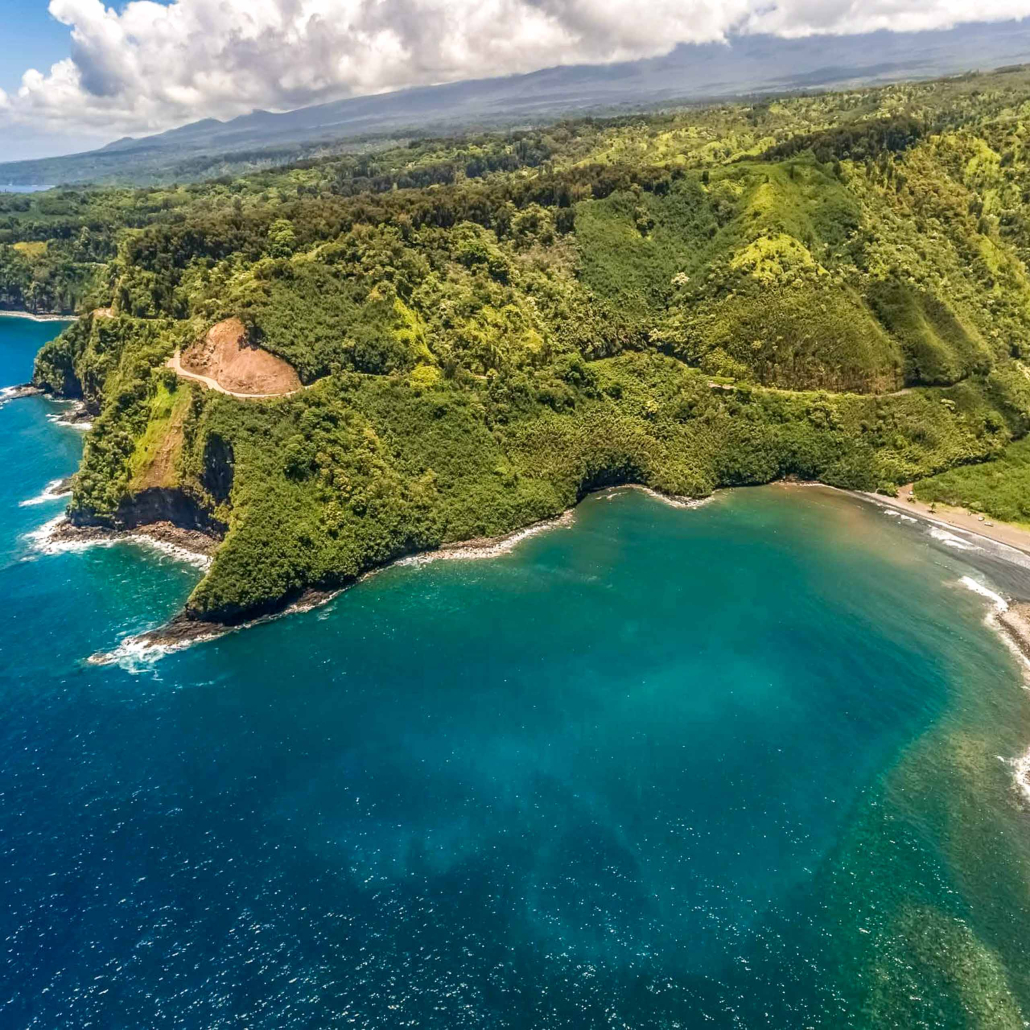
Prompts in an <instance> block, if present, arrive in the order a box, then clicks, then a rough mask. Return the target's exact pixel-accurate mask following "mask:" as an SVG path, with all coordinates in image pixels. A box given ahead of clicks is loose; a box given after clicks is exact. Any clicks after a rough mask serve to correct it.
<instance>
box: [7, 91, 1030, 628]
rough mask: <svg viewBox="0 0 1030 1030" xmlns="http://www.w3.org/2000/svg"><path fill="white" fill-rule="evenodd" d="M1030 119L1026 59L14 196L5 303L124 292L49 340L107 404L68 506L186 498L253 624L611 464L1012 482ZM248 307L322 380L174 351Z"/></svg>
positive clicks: (66, 379) (493, 523)
mask: <svg viewBox="0 0 1030 1030" xmlns="http://www.w3.org/2000/svg"><path fill="white" fill-rule="evenodd" d="M1028 130H1030V74H1028V73H1027V72H1024V71H1020V72H1015V73H1009V74H1004V75H997V76H994V77H968V78H963V79H962V80H950V81H947V82H942V83H934V84H925V85H916V86H899V87H890V88H887V89H882V90H860V91H854V92H851V93H845V94H835V95H827V96H820V97H801V98H796V99H792V100H789V101H775V102H768V103H764V104H756V105H750V106H749V105H736V106H734V105H723V106H719V107H713V108H709V109H705V110H694V111H689V112H674V113H671V114H668V115H661V116H654V117H652V118H632V119H618V120H613V121H609V122H598V121H590V120H584V121H579V122H569V123H562V124H560V125H556V126H553V127H550V128H549V129H545V130H536V131H532V132H524V133H518V134H510V135H494V136H478V137H474V138H473V137H470V138H465V139H451V140H435V141H420V142H419V143H418V144H416V145H413V146H394V147H384V148H383V149H382V150H380V151H378V152H376V153H366V154H363V155H360V156H348V157H333V158H328V159H326V160H324V161H311V162H304V163H302V164H301V165H299V166H296V167H293V168H288V169H279V170H274V171H266V172H261V173H256V174H254V175H252V176H249V177H247V178H242V179H238V180H234V181H218V182H212V183H207V184H200V185H193V186H188V187H174V188H167V189H150V190H123V189H99V190H93V191H65V192H57V193H53V194H41V195H34V196H27V197H25V196H22V197H16V198H13V199H12V198H5V197H0V302H2V301H4V299H5V298H6V300H7V302H8V303H14V302H15V298H16V296H20V297H21V298H22V301H23V302H25V303H28V302H27V300H26V299H25V298H26V297H27V296H28V294H27V293H26V292H25V291H26V290H27V289H29V287H27V286H25V285H24V278H23V279H22V280H17V275H22V276H24V274H26V273H25V269H26V267H28V264H29V263H31V262H36V263H39V262H55V263H56V264H55V265H54V267H59V268H64V269H65V271H66V274H67V277H68V281H74V282H81V284H82V286H81V290H80V291H79V292H78V293H76V294H75V297H76V300H75V303H76V304H77V305H78V306H79V307H80V308H81V309H83V310H85V311H87V312H88V311H89V310H90V309H91V308H93V307H97V308H103V309H110V311H111V313H112V316H113V317H107V312H106V311H105V312H104V313H103V314H98V315H96V316H90V315H89V314H87V315H86V317H84V318H82V319H80V321H79V322H77V323H76V324H75V325H74V326H72V327H71V328H70V329H68V330H67V331H66V332H65V333H64V334H62V336H61V337H60V338H59V339H58V340H57V341H55V342H54V343H52V344H50V345H48V346H47V347H45V348H44V349H43V351H42V352H41V353H40V355H39V358H38V360H37V368H36V381H37V382H38V383H40V384H41V385H44V386H46V387H47V388H48V389H51V390H54V391H56V392H59V393H64V394H66V395H76V396H77V395H81V396H82V397H83V398H84V400H85V401H86V403H87V405H88V406H89V407H90V409H91V410H92V411H94V412H95V413H96V414H97V418H96V423H95V426H94V429H93V430H92V432H91V433H90V435H89V437H88V439H87V445H86V451H85V455H84V458H83V465H82V469H81V472H80V474H79V476H78V479H77V484H76V489H75V494H74V498H73V502H72V514H73V516H74V517H75V518H77V519H79V520H83V521H94V522H101V523H117V522H120V521H126V520H130V519H132V518H133V517H134V516H133V513H134V511H136V512H137V513H138V511H139V509H140V504H139V500H140V498H141V497H142V496H143V494H144V493H145V492H147V491H152V490H154V489H160V490H166V491H167V490H174V491H175V492H176V494H177V496H178V497H180V498H181V500H182V501H183V503H185V504H187V505H188V506H190V509H191V510H192V511H194V512H195V513H196V514H197V517H198V519H200V520H206V521H207V522H208V523H209V524H211V525H216V526H224V527H226V534H225V540H224V543H223V544H222V545H221V547H220V549H219V551H218V553H217V556H216V559H215V562H214V565H213V567H212V569H211V571H210V573H209V574H208V575H207V576H206V577H205V578H204V580H203V581H202V582H201V583H200V584H199V585H198V587H197V589H196V591H195V592H194V594H193V596H192V598H191V599H190V602H189V611H190V612H191V613H192V614H193V615H196V616H198V617H203V618H210V619H220V620H228V621H232V620H237V619H240V618H244V617H246V616H248V615H251V614H254V613H256V612H259V611H264V610H269V609H274V608H276V607H277V606H280V605H281V604H282V603H283V601H284V600H285V599H287V598H289V597H291V596H294V595H296V594H297V593H298V592H299V591H301V590H302V589H303V588H304V587H306V586H311V585H316V586H334V585H340V584H343V583H346V582H348V581H349V580H350V579H352V578H353V577H355V576H357V575H359V574H360V573H361V572H363V571H365V570H367V569H369V568H371V567H373V566H375V565H377V564H381V563H383V562H385V561H388V560H390V559H392V558H395V557H397V556H399V555H402V554H404V553H408V552H411V551H414V550H419V549H425V548H433V547H437V546H440V545H441V544H443V543H446V542H449V541H456V540H461V539H467V538H470V537H474V536H481V535H494V534H499V533H504V532H508V531H511V530H514V529H517V528H519V527H521V526H524V525H526V524H527V523H530V522H532V521H535V520H537V519H540V518H544V517H547V516H550V515H555V514H557V513H559V512H561V511H562V510H564V509H565V508H567V507H568V506H569V505H571V504H574V503H575V502H576V500H577V499H578V498H579V497H581V496H582V495H583V494H584V493H585V492H586V491H588V490H591V489H594V488H596V487H599V486H602V485H605V484H615V483H623V482H639V483H644V484H646V485H648V486H651V487H653V488H655V489H657V490H661V491H664V492H667V493H672V494H684V495H689V496H695V497H699V496H704V495H705V494H707V493H709V492H711V491H712V490H714V489H715V488H717V487H719V486H724V485H732V484H747V483H762V482H767V481H770V480H773V479H776V478H778V477H782V476H785V475H796V476H801V477H805V478H813V479H821V480H823V481H824V482H827V483H832V484H835V485H839V486H842V487H849V488H857V489H867V490H873V489H885V490H892V489H894V488H895V487H896V486H897V485H898V484H900V483H903V482H909V481H912V480H914V479H923V478H924V477H927V476H934V475H935V474H937V473H944V475H941V476H939V477H938V478H936V479H931V480H928V481H927V482H926V483H924V484H921V485H920V491H922V490H924V489H931V486H930V485H928V484H933V483H939V482H940V483H943V482H946V481H948V477H949V476H951V477H963V476H967V477H968V476H970V475H972V474H973V468H974V466H973V463H982V462H986V461H989V460H990V459H993V458H997V457H998V456H999V455H1006V456H1009V458H1007V459H1005V461H1004V462H1003V463H993V464H988V465H977V466H975V467H976V468H982V469H985V470H986V469H995V468H1005V469H1007V468H1009V467H1010V466H1011V467H1012V469H1013V470H1016V469H1017V463H1014V462H1013V461H1012V460H1010V459H1011V456H1012V455H1014V454H1017V453H1022V452H1021V451H1019V450H1018V448H1021V447H1022V444H1015V445H1013V443H1012V442H1013V441H1014V440H1019V439H1020V438H1021V437H1023V436H1024V435H1025V434H1026V432H1027V430H1028V429H1030V378H1028V372H1027V369H1026V368H1025V366H1024V364H1023V361H1024V359H1025V358H1030V353H1028V343H1027V341H1028V340H1030V275H1028V272H1027V266H1026V261H1027V260H1028V259H1030V253H1028V252H1027V247H1028V245H1027V242H1026V241H1027V239H1028V238H1030V237H1028V235H1027V233H1026V232H1025V229H1026V226H1027V221H1026V218H1027V217H1028V215H1030V208H1028V206H1027V205H1028V203H1030V201H1026V202H1025V201H1024V199H1023V198H1024V197H1027V198H1030V153H1028V152H1027V151H1026V150H1025V146H1024V139H1025V138H1026V136H1027V132H1028ZM1024 180H1026V181H1024ZM87 230H88V233H89V236H88V239H89V241H90V244H89V247H88V248H87V249H82V248H80V249H79V250H72V249H69V247H70V246H71V245H70V244H68V243H67V241H69V240H75V241H80V240H82V239H85V238H87V237H85V236H84V234H85V233H86V232H87ZM62 241H65V242H62ZM75 246H78V242H76V244H75ZM86 254H88V255H89V257H88V260H87V259H86V257H85V256H84V255H86ZM5 255H6V257H5ZM5 260H6V261H7V262H8V264H10V265H11V266H12V267H14V266H17V268H18V269H21V271H20V272H16V273H10V274H11V275H12V276H14V279H10V277H9V279H8V280H6V281H7V282H8V283H9V284H8V285H7V286H6V287H5V286H4V282H5V280H4V279H3V278H2V275H3V274H4V273H3V271H2V270H3V269H4V268H5V267H7V266H6V265H4V263H3V262H4V261H5ZM62 261H63V262H65V264H60V262H62ZM19 263H20V264H19ZM39 267H42V266H39ZM32 274H35V273H32ZM76 276H78V277H79V278H76ZM15 280H17V281H15ZM30 280H31V276H30ZM31 281H35V280H31ZM11 282H13V283H14V285H10V283H11ZM18 282H22V283H23V285H21V286H18ZM4 290H6V291H7V292H6V293H5V292H4ZM17 290H21V293H20V294H17ZM233 316H236V317H239V318H241V319H242V320H243V322H244V324H245V325H246V327H247V329H248V336H249V339H250V341H251V342H252V343H255V344H259V345H261V346H263V347H264V348H266V349H267V350H269V351H271V352H272V353H275V354H277V355H279V356H281V357H282V358H284V359H285V360H286V361H288V362H290V363H291V364H292V365H293V366H294V367H295V368H296V369H297V371H298V374H299V375H300V377H301V379H302V381H303V382H305V383H306V384H308V385H309V388H308V389H307V390H304V391H302V392H300V393H298V394H296V395H293V396H289V397H284V398H280V399H278V400H271V401H261V402H254V401H243V400H237V399H234V398H231V397H228V396H225V395H222V394H218V393H215V392H209V391H206V390H203V389H201V388H199V387H196V386H193V385H188V384H186V383H182V382H177V381H176V379H175V377H174V375H173V374H172V373H171V372H169V371H168V370H167V369H165V368H164V367H163V364H164V361H165V359H166V358H167V357H168V356H169V355H170V354H171V353H172V351H173V350H174V349H175V348H176V347H179V346H183V345H186V344H188V343H189V342H191V341H193V340H195V339H198V338H199V337H200V336H201V335H202V334H203V333H204V332H205V331H206V329H207V328H208V327H209V326H211V325H212V324H213V323H215V322H216V321H218V320H220V319H223V318H227V317H233ZM959 466H961V468H958V469H956V467H959ZM1019 467H1021V466H1019ZM949 469H952V470H955V471H952V472H947V471H946V470H949ZM1005 475H1008V473H1007V472H1006V473H1005ZM1016 489H1018V488H1014V490H1013V497H1015V490H1016ZM995 493H998V494H999V495H1000V492H999V491H995Z"/></svg>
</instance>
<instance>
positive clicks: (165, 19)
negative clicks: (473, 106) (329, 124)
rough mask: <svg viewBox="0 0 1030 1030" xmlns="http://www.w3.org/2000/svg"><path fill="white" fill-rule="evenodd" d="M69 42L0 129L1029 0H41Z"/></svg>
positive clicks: (352, 90)
mask: <svg viewBox="0 0 1030 1030" xmlns="http://www.w3.org/2000/svg"><path fill="white" fill-rule="evenodd" d="M49 10H50V14H51V15H52V16H53V17H54V18H56V19H57V20H58V21H59V22H61V23H62V24H64V25H67V26H68V27H69V30H70V43H71V50H70V54H69V56H68V57H67V58H65V59H64V60H61V61H58V62H57V63H56V64H55V65H53V66H52V67H51V68H50V69H49V71H46V72H43V71H39V70H36V69H30V70H28V71H26V72H25V74H24V76H23V78H22V84H21V86H20V88H18V89H17V90H15V91H13V92H12V93H9V94H6V93H4V92H3V91H2V90H0V126H2V125H3V124H4V123H5V122H6V123H7V124H8V125H9V126H13V125H19V124H20V125H33V126H35V127H36V128H45V129H46V130H47V131H50V132H54V133H69V134H76V135H80V136H81V135H82V134H83V133H87V134H88V133H95V134H97V135H102V136H105V137H108V138H110V137H113V136H117V135H123V134H127V133H128V134H138V133H145V132H153V131H159V130H162V129H166V128H169V127H171V126H173V125H177V124H181V123H183V122H188V121H195V120H197V119H199V118H205V117H216V118H227V117H232V116H235V115H238V114H244V113H247V112H249V111H250V110H252V109H254V108H265V109H269V110H288V109H290V108H295V107H301V106H304V105H306V104H311V103H317V102H319V101H322V100H331V99H338V98H342V97H347V96H356V95H361V94H368V93H379V92H384V91H388V90H394V89H400V88H402V87H405V86H419V85H429V84H433V83H441V82H452V81H455V80H459V79H468V78H478V77H484V76H493V75H506V74H511V73H518V72H527V71H533V70H535V69H538V68H546V67H551V66H554V65H563V64H564V65H567V64H580V63H605V62H610V61H619V60H630V59H635V58H641V57H655V56H658V55H661V54H665V53H668V52H669V51H670V50H671V49H672V48H673V47H674V46H675V45H676V44H677V43H681V42H683V43H710V42H714V41H722V40H725V39H726V38H727V37H728V36H729V35H730V34H731V33H772V34H776V35H780V36H791V37H797V36H807V35H812V34H818V33H823V34H847V33H859V32H869V31H872V30H875V29H893V30H896V31H918V30H924V29H940V28H950V27H952V26H954V25H956V24H959V23H961V22H965V21H997V20H1004V19H1010V18H1021V17H1024V16H1026V15H1028V14H1030V0H978V2H976V3H974V2H972V0H779V2H770V0H648V2H647V3H645V4H642V3H641V2H640V0H172V2H170V3H166V4H162V3H156V2H153V0H133V2H131V3H129V4H128V5H126V6H125V7H124V9H122V10H121V11H118V10H116V9H114V8H108V7H105V6H104V4H103V3H102V2H101V0H51V2H50V7H49Z"/></svg>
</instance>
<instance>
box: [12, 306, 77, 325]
mask: <svg viewBox="0 0 1030 1030" xmlns="http://www.w3.org/2000/svg"><path fill="white" fill-rule="evenodd" d="M0 318H27V319H29V321H31V322H77V321H78V320H79V316H78V315H37V314H34V313H33V312H31V311H8V310H6V309H2V310H0Z"/></svg>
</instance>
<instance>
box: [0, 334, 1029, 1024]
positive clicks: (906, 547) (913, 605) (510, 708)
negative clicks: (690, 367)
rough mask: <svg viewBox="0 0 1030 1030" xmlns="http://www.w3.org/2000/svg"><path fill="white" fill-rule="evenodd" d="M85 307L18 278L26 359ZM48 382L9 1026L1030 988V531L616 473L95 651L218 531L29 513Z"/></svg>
mask: <svg viewBox="0 0 1030 1030" xmlns="http://www.w3.org/2000/svg"><path fill="white" fill-rule="evenodd" d="M59 328H60V326H59V325H56V324H54V323H35V322H31V321H28V320H21V319H10V318H4V319H0V385H8V384H11V385H13V384H15V383H20V382H24V381H25V380H26V379H27V378H28V377H29V375H30V372H31V363H32V356H33V353H34V351H35V349H36V348H37V347H38V346H39V345H40V344H41V343H42V342H43V341H45V340H46V339H48V338H49V337H50V336H52V335H53V334H54V333H56V332H57V331H58V330H59ZM62 410H64V409H63V406H62V405H59V404H56V403H53V402H51V401H48V400H45V399H43V398H36V397H34V398H24V399H19V400H12V401H9V402H7V403H5V404H3V406H2V407H0V455H2V462H0V468H2V469H3V476H2V477H0V596H2V598H3V600H4V615H3V618H2V619H0V690H2V692H3V697H2V707H3V712H4V718H3V720H2V722H0V849H2V859H3V860H2V863H0V941H2V947H3V963H4V965H3V968H4V976H3V985H4V987H3V990H2V991H0V1026H2V1027H5V1028H6V1027H12V1028H14V1027H18V1028H30V1027H31V1028H48V1030H49V1028H53V1027H91V1026H95V1027H133V1028H136V1027H148V1028H150V1027H153V1028H158V1027H176V1028H180V1027H181V1028H198V1030H199V1028H205V1030H210V1028H230V1027H232V1028H238V1027H250V1028H269V1030H271V1028H277V1030H278V1028H292V1027H297V1028H301V1027H303V1028H316V1027H317V1028H323V1027H329V1026H334V1027H335V1026H340V1027H344V1026H347V1027H351V1026H353V1027H366V1028H373V1027H374V1028H393V1027H427V1028H441V1030H442V1028H447V1030H455V1028H462V1027H469V1028H473V1027H475V1028H501V1027H504V1028H517V1030H523V1028H536V1027H540V1028H554V1030H558V1028H570V1030H571V1028H576V1030H582V1028H594V1027H598V1028H600V1027H612V1028H615V1027H617V1028H624V1027H632V1028H634V1030H640V1028H651V1027H656V1028H657V1027H661V1028H674V1027H679V1028H688V1030H692V1028H694V1027H697V1028H702V1027H705V1028H707V1027H714V1028H748V1030H752V1028H782V1030H801V1028H806V1027H813V1028H822V1027H832V1028H842V1027H854V1028H866V1027H876V1028H888V1027H898V1028H906V1030H908V1028H917V1027H927V1028H948V1030H953V1028H957V1030H961V1028H967V1027H968V1028H977V1030H999V1028H1009V1027H1011V1028H1017V1027H1025V1026H1026V1025H1027V1024H1026V1020H1027V1019H1028V1018H1030V959H1028V958H1027V943H1026V942H1027V941H1028V940H1030V804H1028V798H1027V797H1026V796H1025V795H1024V794H1023V793H1022V792H1021V790H1020V788H1019V785H1018V782H1017V775H1016V772H1017V770H1016V764H1017V762H1018V760H1019V759H1020V758H1021V756H1024V755H1025V754H1026V753H1027V751H1028V748H1030V693H1028V692H1027V690H1026V688H1025V686H1024V679H1023V668H1022V666H1021V664H1020V662H1019V660H1018V659H1017V657H1016V656H1015V655H1014V654H1013V653H1012V652H1011V651H1010V650H1009V649H1008V648H1007V647H1006V646H1005V644H1004V642H1003V641H1002V639H1001V637H1000V636H999V634H998V633H997V632H996V630H995V629H994V628H993V627H992V626H991V625H990V621H991V613H992V611H993V610H994V605H995V601H994V599H993V598H992V596H991V595H992V592H997V591H999V590H1000V591H1003V592H1005V593H1007V594H1013V595H1015V596H1030V571H1028V570H1027V569H1025V568H1022V567H1020V566H1018V565H1010V564H1006V563H1003V562H1001V561H999V559H998V558H997V556H996V555H994V554H988V553H986V552H985V553H982V554H981V553H979V552H978V551H977V550H976V549H973V550H969V549H964V548H960V547H958V546H956V545H955V544H954V540H951V541H949V540H947V539H937V538H935V537H934V536H933V535H931V533H930V532H928V530H927V527H926V526H925V525H923V524H921V523H916V522H908V521H904V520H903V519H901V518H900V517H899V516H897V515H894V516H890V517H888V516H887V515H885V513H884V512H882V511H881V510H880V509H878V508H877V507H876V506H875V505H872V504H868V503H865V502H863V501H860V500H857V499H855V498H852V497H849V496H847V495H843V494H838V493H833V492H830V491H826V490H821V489H814V488H804V487H794V488H789V487H782V486H781V487H768V488H758V489H747V490H734V491H727V492H724V493H720V494H718V495H717V496H716V497H715V498H713V499H712V500H711V501H709V502H707V503H705V504H703V505H701V506H699V507H694V508H683V507H676V506H673V505H670V504H668V503H665V502H663V501H661V500H659V499H656V498H654V497H652V496H648V495H646V494H644V493H642V492H640V491H631V490H622V491H616V492H612V493H608V494H600V495H595V496H593V497H591V498H589V499H587V500H586V501H585V502H584V503H583V504H582V505H580V507H579V508H578V509H577V510H576V513H575V517H574V518H573V519H572V520H571V521H570V522H569V523H568V524H567V525H564V526H561V527H559V528H555V529H553V530H550V531H547V532H544V533H541V534H538V535H536V536H533V537H531V538H529V539H525V540H523V541H521V542H520V543H518V544H517V545H516V546H515V547H514V548H513V549H512V550H511V551H510V553H507V554H502V555H499V556H497V557H494V558H490V559H486V560H480V561H437V562H430V563H417V562H416V563H409V564H405V565H400V566H395V567H393V568H390V569H388V570H385V571H383V572H382V573H380V574H378V575H376V576H374V577H371V578H369V579H367V580H366V581H364V582H363V583H361V584H360V585H358V586H356V587H354V588H353V589H351V590H349V591H347V592H345V593H343V594H342V595H340V596H339V597H338V598H336V599H335V600H334V601H332V602H331V603H330V604H328V605H326V606H324V607H323V608H320V609H317V610H315V611H312V612H309V613H306V614H302V615H292V616H289V617H286V618H282V619H279V620H276V621H273V622H269V623H266V624H264V625H260V626H257V627H255V628H252V629H247V630H244V631H240V632H236V633H232V634H229V635H227V636H224V637H222V638H220V639H218V640H216V641H213V642H208V643H204V644H200V645H197V646H194V647H192V648H189V649H187V650H184V651H180V652H177V653H174V654H170V655H167V656H164V657H161V658H160V659H157V660H145V659H142V658H140V657H139V656H135V657H132V656H128V657H126V659H125V660H124V661H123V662H122V663H121V664H113V665H106V666H99V665H95V664H91V663H89V662H88V661H87V658H88V657H89V656H90V655H92V654H95V653H96V652H98V651H104V650H108V651H109V650H111V649H113V648H115V647H117V645H118V643H119V641H121V640H122V639H124V638H125V637H126V636H127V635H130V634H132V633H136V632H139V631H141V630H144V629H146V628H150V627H153V626H156V625H159V624H160V623H161V622H163V621H164V620H165V619H167V618H168V617H170V616H171V615H172V614H173V613H174V612H175V611H176V610H177V609H178V608H179V607H180V606H181V604H182V603H183V601H184V600H185V598H186V597H187V596H188V594H189V592H190V590H191V589H192V587H193V585H194V584H195V583H196V581H197V578H198V576H199V575H200V572H199V571H198V570H197V569H195V568H193V567H191V566H189V565H186V564H183V563H181V562H177V561H176V560H174V559H173V558H171V557H169V556H167V555H163V554H161V553H159V552H156V551H153V550H150V549H148V548H146V547H145V546H142V545H139V544H131V543H129V544H126V543H120V544H118V545H115V546H110V547H91V548H87V549H81V550H77V551H67V552H63V553H57V554H44V553H41V552H40V551H39V550H38V548H37V547H36V546H35V545H34V541H33V538H32V536H31V534H32V533H33V531H35V530H37V529H38V528H39V527H40V526H42V525H43V524H44V523H45V522H47V521H48V520H49V519H52V518H53V517H55V516H56V515H58V514H59V513H60V511H61V508H62V505H63V504H64V503H65V502H64V501H63V500H61V499H59V498H58V499H47V498H46V497H45V496H44V495H45V491H46V488H47V485H48V484H50V483H52V482H54V481H55V480H58V479H60V478H61V477H63V476H66V475H68V474H69V473H71V472H72V471H74V469H75V467H76V464H77V460H78V456H79V454H80V452H81V447H82V440H83V433H82V431H81V430H78V429H75V428H73V427H70V426H65V425H61V424H59V421H58V419H59V416H60V413H61V412H62ZM29 501H36V502H37V503H28V504H27V503H25V502H29ZM938 536H943V535H942V534H938Z"/></svg>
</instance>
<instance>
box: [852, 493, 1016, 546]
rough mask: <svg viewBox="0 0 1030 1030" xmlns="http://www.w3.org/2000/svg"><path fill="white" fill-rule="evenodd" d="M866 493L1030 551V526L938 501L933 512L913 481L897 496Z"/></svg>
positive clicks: (941, 522) (890, 504)
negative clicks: (917, 492)
mask: <svg viewBox="0 0 1030 1030" xmlns="http://www.w3.org/2000/svg"><path fill="white" fill-rule="evenodd" d="M863 496H865V497H868V498H870V499H872V500H874V501H876V503H877V504H884V505H887V506H888V507H892V508H897V509H898V510H899V511H903V512H905V513H906V514H908V515H915V516H917V517H919V518H921V519H925V520H926V521H928V522H936V523H937V524H938V525H941V526H947V527H949V528H951V529H961V530H964V531H965V532H967V533H973V534H975V535H976V536H982V537H986V538H987V539H988V540H994V541H996V542H997V543H1000V544H1007V545H1008V546H1009V547H1015V548H1016V549H1017V550H1019V551H1024V552H1025V553H1027V554H1030V529H1025V528H1023V527H1022V526H1014V525H1012V524H1011V523H1009V522H999V521H998V520H997V519H991V518H988V517H987V516H985V515H977V514H975V513H973V512H969V511H967V510H966V509H964V508H953V507H951V506H950V505H947V504H937V505H935V506H934V508H933V510H932V511H931V509H930V505H929V504H926V503H924V502H923V501H920V500H918V499H917V498H916V497H915V495H914V494H913V493H912V484H911V483H909V484H907V485H906V486H903V487H901V488H899V490H898V496H897V497H887V496H886V495H885V494H872V493H870V494H864V495H863Z"/></svg>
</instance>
